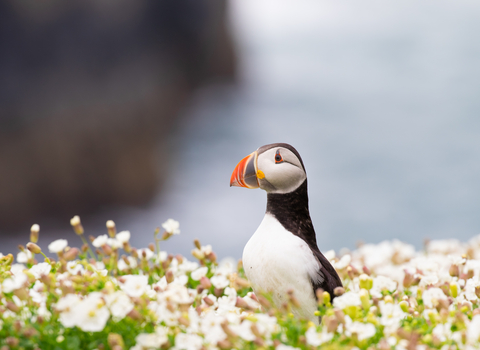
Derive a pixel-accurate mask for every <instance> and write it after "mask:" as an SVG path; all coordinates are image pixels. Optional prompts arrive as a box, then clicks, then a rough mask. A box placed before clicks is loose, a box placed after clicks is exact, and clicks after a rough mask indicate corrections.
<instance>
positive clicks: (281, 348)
mask: <svg viewBox="0 0 480 350" xmlns="http://www.w3.org/2000/svg"><path fill="white" fill-rule="evenodd" d="M332 337H333V335H332ZM275 350H300V348H294V347H293V346H290V345H285V344H278V346H277V347H276V348H275Z"/></svg>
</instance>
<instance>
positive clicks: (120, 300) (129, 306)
mask: <svg viewBox="0 0 480 350" xmlns="http://www.w3.org/2000/svg"><path fill="white" fill-rule="evenodd" d="M104 298H105V302H106V303H107V307H108V308H109V310H110V312H111V314H112V316H113V317H116V318H117V319H122V318H124V317H125V316H127V314H128V313H129V312H130V311H132V310H133V303H132V301H131V300H130V298H129V297H128V296H127V295H126V294H125V293H124V292H121V291H116V292H114V293H112V294H107V295H105V297H104Z"/></svg>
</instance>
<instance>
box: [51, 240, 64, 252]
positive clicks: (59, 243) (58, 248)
mask: <svg viewBox="0 0 480 350" xmlns="http://www.w3.org/2000/svg"><path fill="white" fill-rule="evenodd" d="M67 245H68V242H67V240H66V239H57V240H56V241H53V242H52V243H50V244H49V245H48V251H49V252H50V253H60V252H63V250H64V249H65V248H66V247H67Z"/></svg>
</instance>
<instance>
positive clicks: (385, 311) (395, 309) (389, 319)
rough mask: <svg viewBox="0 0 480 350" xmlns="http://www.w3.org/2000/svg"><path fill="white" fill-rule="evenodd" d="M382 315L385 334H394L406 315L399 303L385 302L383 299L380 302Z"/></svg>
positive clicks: (381, 320)
mask: <svg viewBox="0 0 480 350" xmlns="http://www.w3.org/2000/svg"><path fill="white" fill-rule="evenodd" d="M379 306H380V312H381V314H382V317H381V318H380V323H381V324H382V325H383V326H385V329H384V334H386V335H389V334H393V333H395V332H396V331H397V329H398V328H399V327H400V322H401V321H402V320H403V318H404V317H405V316H406V313H405V312H403V311H402V308H401V307H400V305H398V304H393V303H385V302H384V301H383V300H381V301H380V302H379Z"/></svg>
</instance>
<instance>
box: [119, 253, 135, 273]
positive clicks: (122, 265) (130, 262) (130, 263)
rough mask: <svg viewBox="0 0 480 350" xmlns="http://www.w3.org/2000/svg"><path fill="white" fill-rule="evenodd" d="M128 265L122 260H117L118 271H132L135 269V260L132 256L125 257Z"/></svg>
mask: <svg viewBox="0 0 480 350" xmlns="http://www.w3.org/2000/svg"><path fill="white" fill-rule="evenodd" d="M127 260H128V264H127V263H126V262H125V260H123V259H119V260H118V265H117V267H118V269H119V270H120V271H124V270H126V269H129V268H130V269H134V268H136V267H137V259H135V258H134V257H133V256H127Z"/></svg>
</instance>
